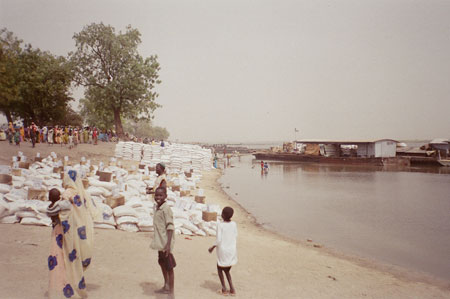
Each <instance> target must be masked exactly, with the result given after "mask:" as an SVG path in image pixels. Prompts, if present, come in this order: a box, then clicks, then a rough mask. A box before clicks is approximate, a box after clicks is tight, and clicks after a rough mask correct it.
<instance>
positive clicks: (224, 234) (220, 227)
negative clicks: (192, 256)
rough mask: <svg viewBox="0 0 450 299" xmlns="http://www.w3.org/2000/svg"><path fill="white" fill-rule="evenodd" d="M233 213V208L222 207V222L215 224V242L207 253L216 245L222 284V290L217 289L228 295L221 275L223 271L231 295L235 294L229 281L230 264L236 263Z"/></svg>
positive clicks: (235, 235)
mask: <svg viewBox="0 0 450 299" xmlns="http://www.w3.org/2000/svg"><path fill="white" fill-rule="evenodd" d="M233 213H234V211H233V208H231V207H225V208H223V210H222V219H223V222H220V223H218V224H217V235H216V243H215V244H214V246H212V247H210V248H209V249H208V251H209V253H211V252H213V250H214V248H216V247H217V272H218V274H219V278H220V283H221V284H222V290H219V293H221V294H223V295H228V291H227V287H226V285H225V280H224V277H223V272H225V275H226V276H227V280H228V284H229V285H230V292H229V293H230V295H231V296H234V295H236V290H235V289H234V287H233V282H232V281H231V274H230V270H231V266H233V265H236V263H237V250H236V239H237V226H236V222H234V221H231V217H233Z"/></svg>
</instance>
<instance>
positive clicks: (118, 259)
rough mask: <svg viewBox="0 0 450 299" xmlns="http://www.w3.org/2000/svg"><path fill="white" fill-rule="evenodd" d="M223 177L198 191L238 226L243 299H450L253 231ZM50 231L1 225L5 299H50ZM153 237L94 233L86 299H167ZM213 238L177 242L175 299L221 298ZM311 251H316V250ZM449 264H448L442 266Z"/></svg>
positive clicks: (417, 283)
mask: <svg viewBox="0 0 450 299" xmlns="http://www.w3.org/2000/svg"><path fill="white" fill-rule="evenodd" d="M114 146H115V144H114V143H103V142H100V143H99V145H97V146H94V145H87V144H82V145H79V146H78V147H77V148H75V149H72V150H69V149H68V148H67V147H61V146H57V145H55V146H52V147H50V146H48V145H46V144H37V147H36V148H34V149H33V148H31V145H30V144H29V143H23V144H22V145H21V147H20V148H19V147H16V146H10V145H9V144H8V143H7V142H5V141H4V142H1V143H0V151H1V152H2V154H1V156H0V164H9V163H10V161H11V157H12V156H13V155H16V154H17V151H18V150H20V151H22V152H23V153H24V154H25V155H26V156H28V157H29V158H32V157H34V156H35V155H36V152H40V153H41V156H47V155H48V154H49V153H50V152H51V151H54V152H56V153H57V154H58V156H65V155H67V156H69V158H70V159H71V160H75V161H79V160H80V158H81V157H82V156H84V157H86V158H87V159H91V161H92V162H93V163H94V164H97V163H98V161H100V160H101V161H104V162H106V161H108V160H109V158H110V157H112V156H113V153H114ZM220 176H221V171H220V170H211V171H207V172H204V173H203V179H202V181H201V183H200V185H199V187H200V188H203V189H204V190H205V195H206V201H207V203H215V204H219V205H220V206H221V207H224V206H231V207H233V208H234V209H235V215H234V217H233V220H234V221H236V223H237V225H238V231H239V236H238V257H239V261H238V264H237V265H236V266H234V267H233V268H232V270H231V273H232V277H233V282H234V284H235V288H236V292H237V296H236V297H239V298H450V285H449V284H445V283H444V282H441V281H437V280H433V279H431V278H426V277H423V276H419V275H416V274H413V273H407V272H406V271H403V270H401V269H394V268H393V267H390V266H389V265H380V264H376V263H373V262H370V261H365V260H361V259H356V258H351V257H348V256H343V255H339V254H336V253H335V252H332V251H331V250H328V249H327V248H325V247H321V246H320V245H317V244H315V243H314V236H311V239H312V240H313V241H312V242H307V241H306V240H305V241H304V242H300V241H294V240H290V239H288V238H285V237H282V236H280V235H278V234H276V233H273V232H269V231H267V230H265V229H263V228H262V227H260V226H259V225H257V224H256V222H255V220H254V218H253V217H252V215H250V214H249V213H247V212H246V211H245V210H244V209H243V208H242V207H241V206H240V205H239V204H238V203H236V202H234V201H233V200H231V199H230V198H229V197H228V196H227V195H226V194H225V193H224V192H223V190H222V189H221V186H220V184H219V183H218V182H217V180H218V179H219V178H220ZM50 232H51V228H50V227H38V226H25V225H20V224H0V234H1V236H2V239H1V242H0V252H1V253H2V258H1V268H0V274H1V276H2V277H3V279H1V280H0V289H1V293H0V298H45V297H46V291H47V283H48V268H47V256H48V252H49V239H50ZM152 234H153V233H141V232H140V233H128V232H124V231H120V230H114V231H112V230H101V229H96V230H95V243H94V259H93V262H92V266H91V268H90V269H89V270H88V271H87V273H86V282H87V289H88V293H89V298H146V297H150V298H166V297H165V296H166V295H158V294H155V293H154V291H155V290H157V289H158V288H160V287H161V286H162V282H163V278H162V275H161V271H160V268H159V265H158V263H157V253H156V252H154V251H152V250H151V249H150V248H149V244H150V241H151V238H152ZM213 242H214V237H195V236H194V237H186V236H184V235H177V236H176V243H175V249H174V252H173V253H174V256H175V258H176V260H177V267H176V268H175V296H176V297H177V298H220V297H222V296H221V295H219V294H217V293H216V291H217V290H218V289H220V282H219V279H218V275H217V272H216V256H215V253H213V254H209V253H208V251H207V249H208V247H209V246H211V245H212V244H213ZM314 245H317V247H315V246H314ZM443 262H444V261H443Z"/></svg>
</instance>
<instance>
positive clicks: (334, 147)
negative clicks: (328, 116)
mask: <svg viewBox="0 0 450 299" xmlns="http://www.w3.org/2000/svg"><path fill="white" fill-rule="evenodd" d="M397 143H398V141H396V140H392V139H379V140H371V141H361V140H358V141H357V140H348V141H336V140H299V141H294V142H293V143H289V144H285V145H284V146H283V149H282V150H279V151H264V152H263V151H261V152H254V153H253V155H254V156H255V158H256V159H258V160H278V161H293V162H305V163H329V164H351V165H358V164H363V165H374V166H384V165H395V166H409V165H410V160H409V159H408V158H403V157H396V147H397Z"/></svg>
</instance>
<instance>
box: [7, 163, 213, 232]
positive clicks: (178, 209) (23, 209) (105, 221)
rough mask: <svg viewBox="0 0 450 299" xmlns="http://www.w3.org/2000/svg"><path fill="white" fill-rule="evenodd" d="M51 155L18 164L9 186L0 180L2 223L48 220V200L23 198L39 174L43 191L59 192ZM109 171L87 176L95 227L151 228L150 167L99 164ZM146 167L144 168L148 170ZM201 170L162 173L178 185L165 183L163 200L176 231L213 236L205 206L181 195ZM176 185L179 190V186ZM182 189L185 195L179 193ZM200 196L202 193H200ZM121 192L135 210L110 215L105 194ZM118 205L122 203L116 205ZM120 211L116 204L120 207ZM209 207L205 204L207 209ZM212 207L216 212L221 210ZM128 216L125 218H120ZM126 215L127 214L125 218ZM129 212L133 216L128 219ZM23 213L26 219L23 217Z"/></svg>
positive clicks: (152, 176) (86, 168)
mask: <svg viewBox="0 0 450 299" xmlns="http://www.w3.org/2000/svg"><path fill="white" fill-rule="evenodd" d="M54 161H55V157H48V158H45V159H43V160H42V162H35V163H33V164H31V165H30V168H29V169H28V170H26V169H22V176H12V179H13V180H12V185H7V184H0V201H1V204H2V205H1V206H2V207H1V209H0V211H1V214H0V215H1V216H0V218H1V219H2V221H1V222H4V223H17V222H22V221H23V223H24V224H36V225H50V223H51V221H50V218H49V217H47V216H46V215H45V209H46V208H47V206H48V205H49V202H48V201H32V200H27V196H28V189H29V188H31V187H33V186H34V185H35V184H36V179H38V181H39V183H40V184H41V186H40V187H41V189H42V190H44V191H45V195H47V193H48V190H50V189H51V188H58V189H60V191H61V192H62V191H63V189H62V180H61V177H60V174H59V173H53V169H54V167H57V166H58V165H59V164H57V162H54ZM89 166H90V165H80V164H77V165H74V166H72V167H73V168H75V169H76V170H77V171H79V172H80V173H85V174H86V173H90V174H92V169H89ZM93 168H94V172H95V170H96V169H98V166H93ZM103 170H104V171H109V172H111V173H113V176H112V177H113V178H114V180H115V182H103V181H100V180H99V177H98V176H90V177H88V182H89V187H88V188H87V192H88V193H90V194H91V196H92V198H93V199H94V200H95V202H96V203H97V204H98V205H100V206H101V207H102V215H101V218H100V219H96V220H95V225H96V226H97V227H104V228H114V229H116V228H118V229H122V230H126V231H152V230H153V214H154V210H153V205H154V204H153V200H152V199H151V197H150V196H149V195H147V194H146V193H145V189H146V187H147V186H153V185H154V181H155V179H156V173H155V172H154V171H152V172H150V173H148V174H145V173H144V172H145V170H142V169H139V170H138V172H137V173H136V172H133V173H129V172H128V171H127V170H126V169H123V168H120V167H117V166H108V167H107V168H105V169H103ZM147 172H148V169H147ZM200 179H201V175H200V174H194V175H192V176H191V177H186V176H185V174H184V173H183V172H181V173H172V174H168V175H167V182H168V185H169V186H175V187H180V188H177V189H175V190H177V191H172V190H171V187H169V188H168V190H167V194H168V204H169V205H170V206H171V207H172V210H173V213H174V218H175V227H176V233H178V234H179V233H184V234H188V235H192V234H195V235H214V234H215V224H214V223H208V222H204V221H203V220H202V211H204V210H205V209H206V208H207V207H206V205H204V204H200V203H196V202H195V201H194V200H193V197H186V196H184V195H186V192H184V193H183V191H193V190H195V189H196V184H197V183H198V182H199V181H200ZM179 190H181V192H180V191H179ZM182 194H184V195H183V196H182ZM199 195H203V194H199ZM114 196H123V198H124V199H125V206H124V207H131V208H132V209H133V210H134V213H132V214H131V215H115V214H114V213H113V210H112V209H111V208H110V207H109V206H108V205H106V203H107V201H108V198H110V197H114ZM121 209H123V208H121ZM119 210H120V209H119ZM208 210H210V209H208ZM217 211H218V212H219V213H218V214H220V209H219V208H218V209H217ZM125 216H128V218H122V217H125ZM130 217H131V218H130ZM132 217H134V218H132ZM23 218H26V219H25V220H23Z"/></svg>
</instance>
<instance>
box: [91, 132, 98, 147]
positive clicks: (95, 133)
mask: <svg viewBox="0 0 450 299" xmlns="http://www.w3.org/2000/svg"><path fill="white" fill-rule="evenodd" d="M92 139H94V145H97V140H98V131H97V128H94V132H92Z"/></svg>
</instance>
